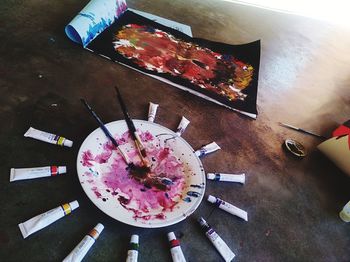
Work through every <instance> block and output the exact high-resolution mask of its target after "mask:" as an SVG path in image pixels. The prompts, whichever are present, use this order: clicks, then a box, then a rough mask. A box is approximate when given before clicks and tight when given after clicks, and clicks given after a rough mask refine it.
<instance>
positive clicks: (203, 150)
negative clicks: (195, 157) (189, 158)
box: [199, 149, 207, 157]
mask: <svg viewBox="0 0 350 262" xmlns="http://www.w3.org/2000/svg"><path fill="white" fill-rule="evenodd" d="M199 152H200V153H199V157H202V156H205V155H206V153H207V150H205V149H200V150H199Z"/></svg>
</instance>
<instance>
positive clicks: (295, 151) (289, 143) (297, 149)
mask: <svg viewBox="0 0 350 262" xmlns="http://www.w3.org/2000/svg"><path fill="white" fill-rule="evenodd" d="M283 145H284V148H285V149H286V150H287V151H288V152H290V153H291V154H292V155H293V156H296V157H299V158H303V157H304V156H306V150H305V147H304V146H303V145H302V144H301V143H299V142H298V141H295V140H293V139H286V140H285V141H284V144H283Z"/></svg>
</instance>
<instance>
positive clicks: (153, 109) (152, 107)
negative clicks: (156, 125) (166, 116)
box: [148, 102, 159, 122]
mask: <svg viewBox="0 0 350 262" xmlns="http://www.w3.org/2000/svg"><path fill="white" fill-rule="evenodd" d="M158 106H159V105H157V104H154V103H152V102H150V103H149V109H148V121H149V122H154V119H155V118H156V114H157V108H158Z"/></svg>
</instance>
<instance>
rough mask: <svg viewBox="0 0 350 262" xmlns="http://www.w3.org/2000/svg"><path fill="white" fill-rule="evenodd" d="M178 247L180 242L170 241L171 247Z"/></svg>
mask: <svg viewBox="0 0 350 262" xmlns="http://www.w3.org/2000/svg"><path fill="white" fill-rule="evenodd" d="M177 246H180V241H179V240H177V239H173V240H171V241H170V247H171V248H173V247H177Z"/></svg>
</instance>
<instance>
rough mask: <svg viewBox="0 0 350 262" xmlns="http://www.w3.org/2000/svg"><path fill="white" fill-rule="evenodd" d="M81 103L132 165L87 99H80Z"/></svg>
mask: <svg viewBox="0 0 350 262" xmlns="http://www.w3.org/2000/svg"><path fill="white" fill-rule="evenodd" d="M80 101H81V102H82V103H83V104H84V105H85V107H86V108H87V110H88V111H89V112H90V113H91V114H92V116H93V117H94V118H95V120H96V121H97V122H98V124H99V125H100V128H101V129H102V131H103V133H104V134H105V135H106V136H107V137H108V139H109V140H110V141H111V142H112V144H113V145H114V146H115V147H116V148H117V149H118V150H119V152H120V154H121V155H122V157H123V159H124V161H125V162H126V163H127V164H128V165H130V164H132V163H131V161H130V159H129V157H128V155H127V154H126V153H125V152H124V151H123V150H122V149H121V148H120V146H119V144H118V142H117V141H116V140H115V139H114V138H113V136H112V134H111V133H110V132H109V131H108V129H107V127H106V126H105V125H104V124H103V122H102V120H101V119H100V118H99V117H98V115H97V114H96V113H95V111H94V110H92V108H91V106H90V105H89V104H88V103H87V102H86V101H85V99H82V98H81V99H80Z"/></svg>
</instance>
